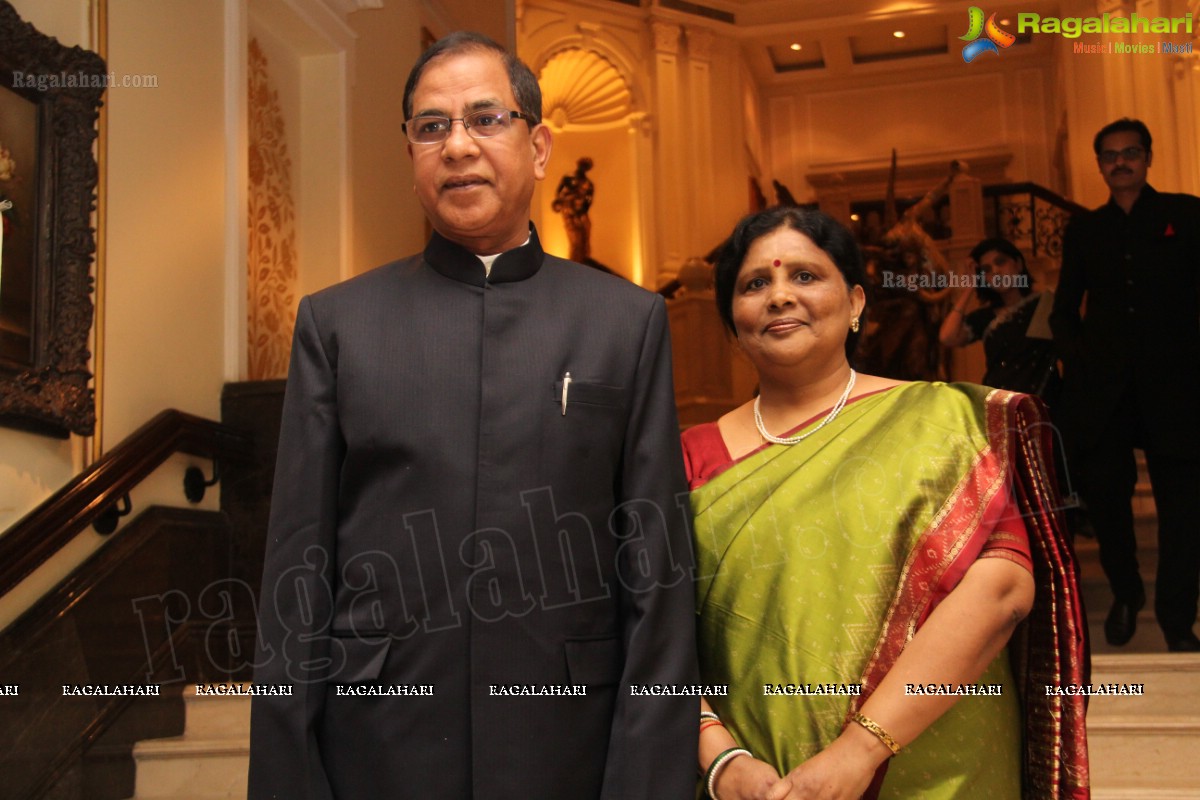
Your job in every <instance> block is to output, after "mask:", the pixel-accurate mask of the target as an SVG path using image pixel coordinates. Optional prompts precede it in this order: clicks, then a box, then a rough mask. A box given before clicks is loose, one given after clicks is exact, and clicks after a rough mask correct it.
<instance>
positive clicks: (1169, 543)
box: [1071, 391, 1200, 637]
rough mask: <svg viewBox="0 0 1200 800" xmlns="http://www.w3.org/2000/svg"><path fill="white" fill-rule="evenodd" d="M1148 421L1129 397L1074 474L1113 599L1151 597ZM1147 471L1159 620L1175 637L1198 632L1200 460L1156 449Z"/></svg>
mask: <svg viewBox="0 0 1200 800" xmlns="http://www.w3.org/2000/svg"><path fill="white" fill-rule="evenodd" d="M1141 428H1142V426H1141V417H1140V413H1139V409H1138V407H1137V403H1136V401H1135V400H1134V398H1133V393H1132V391H1129V392H1126V395H1125V397H1124V398H1123V400H1122V403H1121V407H1120V409H1119V410H1118V413H1117V414H1116V415H1115V417H1114V419H1112V420H1111V421H1110V424H1109V425H1108V426H1106V429H1105V433H1104V435H1103V436H1101V437H1100V439H1099V441H1098V442H1096V443H1095V444H1093V445H1091V446H1090V447H1088V448H1087V449H1086V450H1082V451H1080V452H1079V453H1078V457H1077V458H1075V459H1074V460H1073V461H1072V463H1071V467H1072V469H1073V471H1074V473H1075V475H1076V476H1077V477H1078V478H1079V493H1080V495H1082V497H1083V500H1084V502H1085V503H1087V507H1088V517H1089V518H1090V520H1091V523H1092V526H1093V527H1094V528H1095V529H1096V539H1097V541H1098V542H1099V545H1100V564H1101V566H1102V567H1103V568H1104V574H1105V575H1106V576H1107V577H1108V583H1109V586H1110V587H1112V591H1113V595H1114V596H1115V597H1117V598H1118V599H1120V600H1124V601H1126V602H1130V603H1136V602H1138V601H1139V599H1140V598H1141V597H1143V596H1144V589H1143V586H1142V578H1141V575H1140V574H1139V573H1138V561H1137V542H1136V540H1135V538H1134V532H1133V506H1132V500H1133V492H1134V487H1135V485H1136V484H1137V464H1136V461H1135V459H1134V453H1133V448H1134V447H1135V446H1136V445H1139V444H1141V443H1142V440H1143V437H1142V436H1141V435H1140V432H1141ZM1145 453H1146V466H1147V468H1148V469H1149V472H1150V486H1151V489H1152V490H1153V492H1154V504H1155V506H1156V507H1157V510H1158V574H1157V575H1156V576H1155V602H1154V613H1155V616H1156V617H1157V619H1158V624H1159V626H1160V627H1161V628H1162V629H1163V632H1164V633H1165V634H1166V635H1167V636H1168V637H1173V636H1178V635H1180V634H1183V633H1186V632H1188V631H1190V630H1191V629H1192V625H1193V623H1194V622H1195V621H1196V603H1197V598H1198V597H1200V454H1197V455H1192V456H1187V457H1181V456H1176V455H1168V454H1163V453H1161V452H1156V451H1155V450H1154V449H1152V448H1148V449H1146V451H1145Z"/></svg>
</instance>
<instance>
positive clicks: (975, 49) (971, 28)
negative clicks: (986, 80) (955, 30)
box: [958, 6, 1017, 64]
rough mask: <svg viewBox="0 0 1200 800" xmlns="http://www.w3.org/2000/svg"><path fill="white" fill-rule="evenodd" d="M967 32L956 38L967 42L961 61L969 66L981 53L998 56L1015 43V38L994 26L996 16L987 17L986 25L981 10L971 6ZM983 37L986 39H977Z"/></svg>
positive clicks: (968, 12) (968, 13) (968, 14)
mask: <svg viewBox="0 0 1200 800" xmlns="http://www.w3.org/2000/svg"><path fill="white" fill-rule="evenodd" d="M967 21H968V30H967V32H966V33H965V34H963V35H962V36H960V37H958V38H959V40H960V41H963V42H967V45H966V46H965V47H963V61H965V62H967V63H968V64H970V63H971V62H972V61H974V60H975V59H976V58H978V57H979V56H980V55H981V54H982V53H995V54H996V55H1000V50H1001V49H1007V48H1009V47H1012V45H1013V42H1015V41H1017V37H1016V36H1013V35H1012V34H1011V33H1009V32H1008V31H1006V30H1004V29H1003V28H1001V27H1000V26H999V25H997V24H996V15H995V14H992V15H991V16H990V17H988V20H987V24H986V25H985V24H984V22H983V9H982V8H980V7H979V6H971V8H970V9H969V10H968V11H967ZM980 36H985V37H986V38H983V39H981V38H979V37H980Z"/></svg>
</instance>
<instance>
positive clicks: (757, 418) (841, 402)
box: [754, 370, 855, 444]
mask: <svg viewBox="0 0 1200 800" xmlns="http://www.w3.org/2000/svg"><path fill="white" fill-rule="evenodd" d="M854 378H855V372H854V370H850V380H849V382H847V383H846V390H845V391H844V392H842V396H841V397H839V398H838V401H837V403H836V404H835V405H834V406H833V409H832V410H830V412H829V414H828V415H826V417H825V419H823V420H821V424H820V425H818V426H817V427H815V428H813V429H812V430H811V431H809V432H807V433H801V434H799V435H798V436H789V437H786V438H784V437H782V436H772V435H771V434H769V433H767V426H766V425H763V418H762V414H761V413H760V412H759V410H758V402H759V400H761V399H762V395H759V396H758V397H755V398H754V424H755V426H757V427H758V432H759V433H760V434H761V435H762V437H763V438H764V439H766V440H767V441H768V442H774V443H775V444H796V443H797V442H799V441H802V440H804V439H807V438H808V437H809V436H812V435H813V434H814V433H816V432H817V431H819V430H821V428H824V427H825V426H826V425H828V424H829V423H831V422H833V418H834V417H836V416H837V415H838V414H839V413H841V410H842V407H843V406H845V405H846V401H847V400H848V399H850V390H851V389H853V388H854Z"/></svg>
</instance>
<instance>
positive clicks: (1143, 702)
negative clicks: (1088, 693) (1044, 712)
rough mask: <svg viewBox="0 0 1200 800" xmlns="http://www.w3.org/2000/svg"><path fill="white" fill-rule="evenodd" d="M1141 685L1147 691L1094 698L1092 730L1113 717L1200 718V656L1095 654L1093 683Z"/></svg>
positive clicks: (1089, 710)
mask: <svg viewBox="0 0 1200 800" xmlns="http://www.w3.org/2000/svg"><path fill="white" fill-rule="evenodd" d="M1110 683H1117V684H1141V685H1142V686H1143V690H1144V694H1143V695H1141V696H1130V695H1105V696H1099V697H1092V698H1090V702H1089V703H1088V729H1089V730H1091V728H1092V726H1093V725H1098V724H1101V723H1105V722H1108V721H1110V720H1132V719H1153V720H1155V721H1156V722H1157V721H1163V722H1172V721H1179V720H1180V719H1184V720H1185V721H1193V720H1200V655H1195V654H1192V653H1162V654H1157V653H1155V654H1131V655H1095V656H1093V657H1092V685H1100V684H1110Z"/></svg>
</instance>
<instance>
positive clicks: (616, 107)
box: [539, 50, 630, 127]
mask: <svg viewBox="0 0 1200 800" xmlns="http://www.w3.org/2000/svg"><path fill="white" fill-rule="evenodd" d="M539 82H540V83H541V85H542V109H543V116H544V117H545V118H546V119H547V120H549V121H551V122H553V123H554V124H555V125H556V126H558V127H564V126H565V125H603V124H605V123H615V122H620V121H622V120H624V119H625V118H626V117H627V116H628V115H629V111H630V108H629V106H630V94H629V87H628V86H626V84H625V80H624V79H623V78H622V77H621V74H620V73H619V72H617V68H616V67H614V66H613V65H612V63H611V62H609V61H607V60H606V59H605V58H604V57H603V56H600V55H597V54H596V53H593V52H591V51H589V50H564V51H563V52H561V53H559V54H558V55H556V56H554V57H553V58H552V59H550V60H549V61H548V62H546V66H544V67H542V74H541V75H540V76H539Z"/></svg>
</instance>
